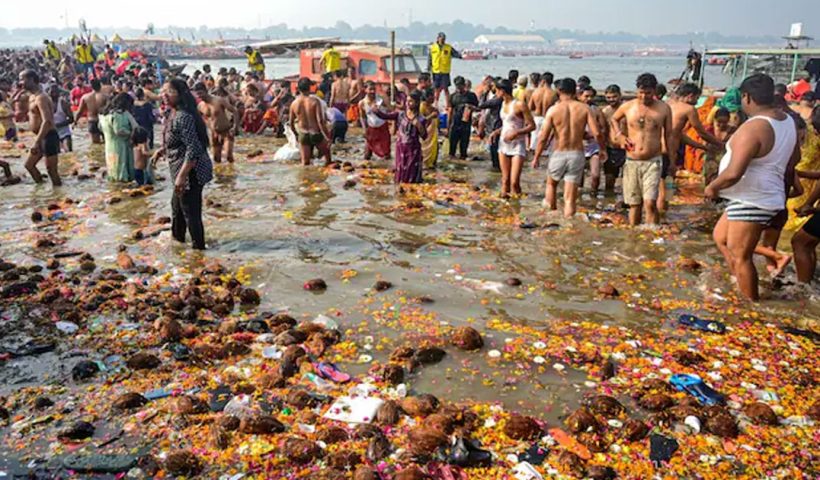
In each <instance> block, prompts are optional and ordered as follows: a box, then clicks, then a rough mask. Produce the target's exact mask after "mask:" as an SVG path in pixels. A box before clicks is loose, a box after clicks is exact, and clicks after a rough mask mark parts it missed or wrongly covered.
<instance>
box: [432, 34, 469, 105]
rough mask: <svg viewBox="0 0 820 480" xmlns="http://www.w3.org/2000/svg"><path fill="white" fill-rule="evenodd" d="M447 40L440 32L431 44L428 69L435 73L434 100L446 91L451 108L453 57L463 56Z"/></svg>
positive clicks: (435, 101) (445, 94)
mask: <svg viewBox="0 0 820 480" xmlns="http://www.w3.org/2000/svg"><path fill="white" fill-rule="evenodd" d="M446 40H447V36H446V35H445V34H444V32H439V34H438V37H437V38H436V42H435V43H434V44H432V45H430V54H429V55H428V56H427V71H428V72H430V73H432V74H433V87H434V88H435V89H436V93H435V96H434V97H433V98H434V100H433V102H434V103H437V102H438V99H439V97H440V95H441V92H442V91H444V97H445V98H446V99H447V108H450V69H451V65H452V60H453V58H461V54H460V53H459V52H457V51H456V49H454V48H453V46H452V45H450V44H449V43H447V42H446Z"/></svg>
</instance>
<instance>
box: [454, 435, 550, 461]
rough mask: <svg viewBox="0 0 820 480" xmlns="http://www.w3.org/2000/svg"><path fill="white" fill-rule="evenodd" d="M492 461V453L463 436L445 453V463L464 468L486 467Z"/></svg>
mask: <svg viewBox="0 0 820 480" xmlns="http://www.w3.org/2000/svg"><path fill="white" fill-rule="evenodd" d="M492 461H493V454H492V453H490V452H489V451H487V450H484V449H482V448H481V445H480V444H479V443H478V442H477V441H476V440H472V439H465V438H464V437H457V438H456V439H455V440H454V441H453V444H452V445H451V447H450V453H449V455H447V463H449V464H452V465H458V466H459V467H466V468H474V467H488V466H490V465H491V464H492ZM542 461H543V459H542Z"/></svg>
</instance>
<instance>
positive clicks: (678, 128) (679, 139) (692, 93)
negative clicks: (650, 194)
mask: <svg viewBox="0 0 820 480" xmlns="http://www.w3.org/2000/svg"><path fill="white" fill-rule="evenodd" d="M700 93H701V90H700V87H698V86H697V85H695V84H694V83H684V84H683V85H681V86H679V87H678V88H677V90H675V93H674V95H672V98H670V99H669V100H668V101H667V104H668V105H669V108H670V109H672V134H673V135H672V140H673V141H674V142H675V143H674V144H669V145H667V152H668V151H670V150H674V151H675V152H676V154H677V158H678V159H683V156H684V155H685V153H686V145H689V146H692V147H694V148H697V149H699V150H709V149H710V145H711V146H712V148H713V151H714V152H720V151H722V150H723V148H724V145H723V142H721V141H720V140H718V139H717V138H715V136H714V135H712V134H710V133H709V132H707V131H706V128H704V126H703V124H702V123H701V121H700V117H698V111H697V110H696V109H695V105H697V103H698V98H700ZM690 126H691V127H692V128H694V129H695V131H696V132H698V135H699V136H700V138H702V139H704V140H706V141H707V142H708V145H704V144H702V143H700V142H697V141H695V140H694V139H692V138H689V136H688V135H686V134H685V133H684V132H685V131H686V130H687V129H688V128H689V127H690ZM663 162H664V163H663V165H662V167H663V168H661V184H660V189H659V191H658V210H659V211H661V212H664V211H666V209H667V206H668V204H667V201H666V182H665V179H666V177H667V176H671V177H672V178H673V179H674V178H675V171H676V165H675V164H673V163H672V162H669V161H668V153H667V156H666V157H664V159H663Z"/></svg>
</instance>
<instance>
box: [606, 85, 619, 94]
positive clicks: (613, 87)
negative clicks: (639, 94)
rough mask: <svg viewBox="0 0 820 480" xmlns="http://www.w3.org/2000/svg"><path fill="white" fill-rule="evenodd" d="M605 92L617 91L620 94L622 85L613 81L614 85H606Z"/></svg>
mask: <svg viewBox="0 0 820 480" xmlns="http://www.w3.org/2000/svg"><path fill="white" fill-rule="evenodd" d="M604 93H617V94H618V95H620V94H621V87H619V86H618V85H616V84H614V83H613V84H612V85H610V86H608V87H606V90H604Z"/></svg>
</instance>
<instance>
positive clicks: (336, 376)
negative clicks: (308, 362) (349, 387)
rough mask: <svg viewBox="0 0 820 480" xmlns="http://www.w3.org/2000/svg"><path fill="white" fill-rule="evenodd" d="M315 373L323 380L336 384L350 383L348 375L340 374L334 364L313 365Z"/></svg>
mask: <svg viewBox="0 0 820 480" xmlns="http://www.w3.org/2000/svg"><path fill="white" fill-rule="evenodd" d="M313 368H314V369H316V373H318V374H319V376H320V377H322V378H324V379H325V380H330V381H331V382H336V383H347V382H349V381H350V378H351V377H350V375H348V374H346V373H344V372H342V371H341V370H339V368H338V367H336V365H335V364H333V363H330V362H318V363H314V364H313Z"/></svg>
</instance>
